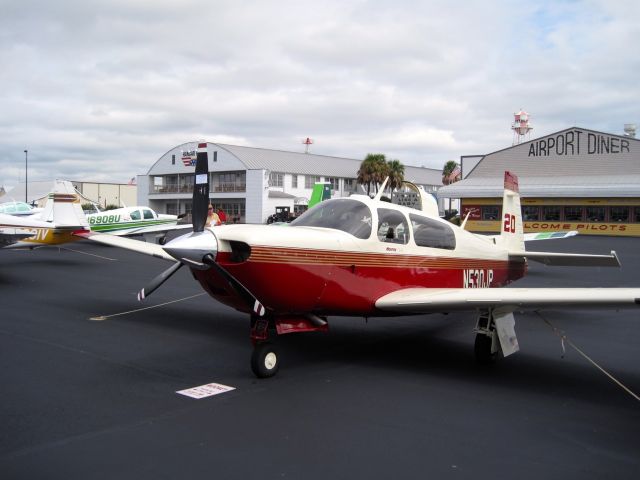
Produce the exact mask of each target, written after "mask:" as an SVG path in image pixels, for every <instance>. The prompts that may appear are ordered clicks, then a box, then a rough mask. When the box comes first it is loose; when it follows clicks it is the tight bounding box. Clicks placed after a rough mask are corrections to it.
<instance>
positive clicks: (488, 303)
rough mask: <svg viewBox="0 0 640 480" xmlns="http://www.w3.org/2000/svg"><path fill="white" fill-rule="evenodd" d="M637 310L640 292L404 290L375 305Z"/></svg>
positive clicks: (392, 308) (391, 308)
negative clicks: (614, 308) (613, 308)
mask: <svg viewBox="0 0 640 480" xmlns="http://www.w3.org/2000/svg"><path fill="white" fill-rule="evenodd" d="M580 306H585V307H616V308H625V307H626V308H633V307H640V288H407V289H403V290H398V291H395V292H392V293H389V294H387V295H385V296H383V297H381V298H379V299H378V300H377V301H376V308H378V309H380V310H383V311H387V312H398V313H416V314H417V313H433V312H445V311H450V310H477V309H479V308H502V307H506V308H509V309H519V308H522V309H536V308H543V307H553V308H564V307H580Z"/></svg>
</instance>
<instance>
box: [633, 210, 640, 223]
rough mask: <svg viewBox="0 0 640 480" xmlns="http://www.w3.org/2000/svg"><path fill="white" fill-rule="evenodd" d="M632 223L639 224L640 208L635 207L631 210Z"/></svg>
mask: <svg viewBox="0 0 640 480" xmlns="http://www.w3.org/2000/svg"><path fill="white" fill-rule="evenodd" d="M633 221H634V222H635V223H640V207H635V208H634V209H633Z"/></svg>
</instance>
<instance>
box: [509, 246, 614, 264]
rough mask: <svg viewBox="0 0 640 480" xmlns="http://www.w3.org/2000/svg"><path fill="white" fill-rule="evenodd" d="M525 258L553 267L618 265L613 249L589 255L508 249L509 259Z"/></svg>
mask: <svg viewBox="0 0 640 480" xmlns="http://www.w3.org/2000/svg"><path fill="white" fill-rule="evenodd" d="M520 258H526V259H528V260H532V261H534V262H539V263H544V264H545V265H549V266H553V267H619V266H620V260H619V259H618V255H616V252H614V251H613V250H612V251H611V253H610V254H609V255H590V254H583V253H556V252H530V251H524V250H522V251H509V259H510V260H515V259H520Z"/></svg>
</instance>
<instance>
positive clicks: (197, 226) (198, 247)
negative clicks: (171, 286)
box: [138, 143, 215, 301]
mask: <svg viewBox="0 0 640 480" xmlns="http://www.w3.org/2000/svg"><path fill="white" fill-rule="evenodd" d="M208 207H209V158H208V155H207V144H206V143H201V144H199V145H198V156H197V158H196V172H195V179H194V185H193V197H192V210H191V223H192V225H193V233H192V234H188V236H189V238H188V239H186V241H185V242H183V243H189V248H185V246H184V245H182V244H181V242H180V239H176V240H177V241H178V242H177V243H176V242H175V241H174V242H173V245H172V242H169V243H168V244H167V245H165V246H164V247H163V248H164V249H165V250H166V252H167V253H169V254H170V255H172V256H174V257H175V258H176V259H177V260H178V261H177V262H176V263H174V264H173V265H171V267H169V268H167V269H166V270H165V271H163V272H162V273H160V274H159V275H157V276H156V277H155V278H153V279H152V280H151V281H150V282H149V283H148V284H147V286H145V287H144V288H143V289H142V290H140V292H138V300H139V301H142V300H144V299H145V298H147V297H148V296H149V295H151V294H152V293H153V292H154V291H155V290H156V289H157V288H158V287H160V285H162V284H163V283H164V282H166V281H167V280H169V278H170V277H171V276H172V275H173V274H174V273H176V272H177V271H178V270H179V269H180V267H182V265H185V264H187V265H190V266H192V267H195V268H209V266H210V263H209V262H207V263H206V264H205V263H203V262H202V254H201V253H202V252H203V251H207V252H208V254H209V255H210V254H211V253H215V251H213V250H212V249H211V245H210V242H211V238H210V237H209V238H206V239H202V238H200V239H199V240H200V241H199V242H198V240H195V239H196V238H197V237H198V236H199V235H202V234H203V232H204V227H205V225H206V223H207V214H208V213H207V210H208Z"/></svg>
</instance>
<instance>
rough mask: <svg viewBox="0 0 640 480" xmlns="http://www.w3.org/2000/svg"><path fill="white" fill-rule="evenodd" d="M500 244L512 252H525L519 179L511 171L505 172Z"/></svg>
mask: <svg viewBox="0 0 640 480" xmlns="http://www.w3.org/2000/svg"><path fill="white" fill-rule="evenodd" d="M500 244H501V245H502V246H503V247H505V248H506V249H508V250H511V251H514V250H517V251H523V250H524V229H523V225H522V209H521V208H520V189H519V187H518V177H517V176H516V175H515V174H513V173H511V172H509V171H505V172H504V196H503V199H502V221H501V226H500Z"/></svg>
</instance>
